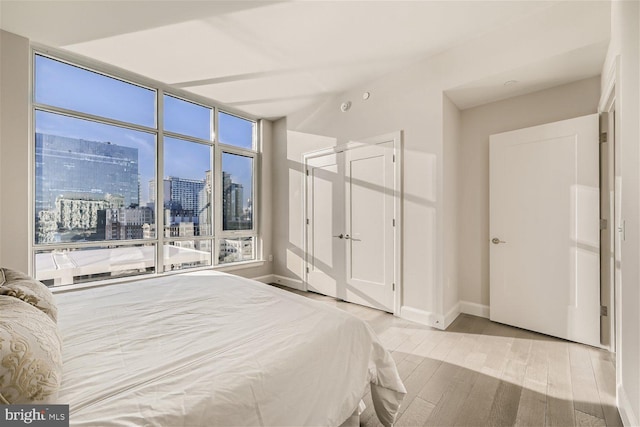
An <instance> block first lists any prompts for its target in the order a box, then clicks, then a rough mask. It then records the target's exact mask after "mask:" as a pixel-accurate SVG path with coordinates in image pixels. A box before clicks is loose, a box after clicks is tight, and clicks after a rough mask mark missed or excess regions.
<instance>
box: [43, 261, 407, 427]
mask: <svg viewBox="0 0 640 427" xmlns="http://www.w3.org/2000/svg"><path fill="white" fill-rule="evenodd" d="M55 299H56V301H57V304H58V310H59V319H58V324H59V327H60V330H61V334H62V336H63V360H64V373H63V381H62V388H61V390H60V394H59V399H58V400H59V403H66V404H70V422H71V425H72V426H100V427H102V426H104V427H107V426H162V427H172V426H235V425H264V426H285V425H287V426H307V425H312V426H338V425H340V424H341V423H342V422H343V421H345V420H346V419H347V418H348V417H349V416H350V415H351V414H352V413H353V412H354V410H355V409H356V407H357V406H358V403H359V402H360V399H361V398H362V397H363V396H364V395H365V393H366V391H367V387H368V386H369V383H371V391H372V398H373V400H374V406H375V408H376V412H377V414H378V418H379V419H380V421H381V422H382V423H383V424H385V425H389V424H392V423H393V420H394V417H395V415H396V412H397V409H398V406H399V404H400V402H401V400H402V398H403V397H404V393H405V389H404V386H403V384H402V382H401V380H400V378H399V376H398V372H397V370H396V367H395V364H394V362H393V360H392V359H391V356H390V355H389V353H388V352H387V351H386V350H385V349H384V348H383V347H382V345H381V344H380V342H379V341H378V339H377V338H376V336H375V334H374V333H373V331H372V330H371V329H370V327H369V326H368V325H367V324H366V323H364V322H363V321H361V320H359V319H357V318H355V317H353V316H352V315H350V314H348V313H345V312H343V311H340V310H337V309H335V308H333V307H329V306H327V305H324V304H321V303H319V302H316V301H312V300H309V299H307V298H304V297H301V296H298V295H295V294H292V293H289V292H286V291H282V290H280V289H277V288H274V287H271V286H268V285H264V284H261V283H258V282H255V281H252V280H247V279H243V278H240V277H237V276H231V275H227V274H223V273H218V272H212V271H203V272H193V273H188V274H180V275H173V276H166V277H162V278H157V279H150V280H140V281H135V282H131V283H126V284H119V285H114V286H106V287H99V288H91V289H85V290H80V291H73V292H66V293H58V294H56V295H55Z"/></svg>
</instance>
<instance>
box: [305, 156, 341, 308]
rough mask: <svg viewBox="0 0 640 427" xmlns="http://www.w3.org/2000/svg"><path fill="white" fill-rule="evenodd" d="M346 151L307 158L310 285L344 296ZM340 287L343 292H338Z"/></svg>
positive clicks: (310, 287) (337, 295) (308, 267)
mask: <svg viewBox="0 0 640 427" xmlns="http://www.w3.org/2000/svg"><path fill="white" fill-rule="evenodd" d="M343 157H344V156H343V154H342V153H329V154H326V155H323V156H319V157H312V158H309V159H308V161H307V173H308V175H307V188H306V192H307V198H306V203H307V206H306V209H307V216H308V219H307V287H308V290H310V291H313V292H318V293H320V294H323V295H329V296H332V297H334V298H341V299H344V278H343V277H339V275H338V272H341V271H344V253H345V247H344V239H341V238H339V235H340V234H342V235H343V236H344V173H343V168H342V166H340V165H339V160H340V162H341V161H342V158H343ZM339 291H340V294H339V293H338V292H339Z"/></svg>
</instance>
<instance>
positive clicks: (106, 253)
mask: <svg viewBox="0 0 640 427" xmlns="http://www.w3.org/2000/svg"><path fill="white" fill-rule="evenodd" d="M155 250H156V246H155V244H152V243H149V244H144V245H134V246H120V247H118V246H99V247H92V248H71V249H60V250H43V251H36V259H35V267H36V279H38V280H40V281H42V282H43V283H44V284H45V285H47V286H59V285H72V284H74V283H83V282H91V281H94V280H105V279H111V278H116V277H126V276H137V275H140V274H148V273H153V272H155V265H154V260H155Z"/></svg>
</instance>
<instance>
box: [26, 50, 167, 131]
mask: <svg viewBox="0 0 640 427" xmlns="http://www.w3.org/2000/svg"><path fill="white" fill-rule="evenodd" d="M35 100H36V102H37V103H41V104H49V105H54V106H56V107H61V108H66V109H68V110H75V111H80V112H82V113H87V114H93V115H96V116H101V117H107V118H110V119H115V120H121V121H123V122H128V123H135V124H138V125H142V126H148V127H155V123H156V91H155V90H151V89H146V88H143V87H141V86H136V85H134V84H131V83H126V82H123V81H122V80H118V79H114V78H112V77H107V76H105V75H102V74H98V73H95V72H93V71H88V70H85V69H84V68H80V67H76V66H73V65H69V64H66V63H64V62H60V61H56V60H55V59H51V58H47V57H44V56H41V55H36V56H35Z"/></svg>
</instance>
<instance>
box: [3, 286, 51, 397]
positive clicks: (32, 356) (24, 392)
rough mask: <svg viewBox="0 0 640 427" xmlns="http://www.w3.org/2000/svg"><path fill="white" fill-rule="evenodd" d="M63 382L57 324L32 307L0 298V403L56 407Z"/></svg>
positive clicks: (8, 298)
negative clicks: (54, 404) (44, 404)
mask: <svg viewBox="0 0 640 427" xmlns="http://www.w3.org/2000/svg"><path fill="white" fill-rule="evenodd" d="M61 381H62V341H61V339H60V334H59V333H58V327H57V326H56V324H55V323H54V322H52V321H51V319H50V318H49V317H48V316H47V315H46V314H45V313H43V312H42V311H40V310H38V309H36V308H35V307H33V306H32V305H30V304H25V303H24V302H23V301H20V300H18V299H16V298H12V297H8V296H4V295H0V403H2V404H28V403H54V402H55V400H56V398H57V396H58V389H59V388H60V382H61Z"/></svg>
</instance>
